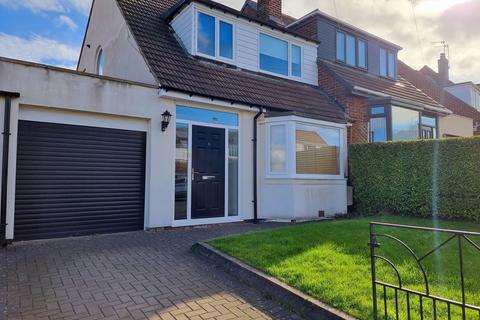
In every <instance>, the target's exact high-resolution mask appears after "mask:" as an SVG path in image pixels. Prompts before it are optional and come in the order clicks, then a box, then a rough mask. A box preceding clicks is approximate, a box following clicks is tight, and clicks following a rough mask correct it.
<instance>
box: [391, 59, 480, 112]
mask: <svg viewBox="0 0 480 320" xmlns="http://www.w3.org/2000/svg"><path fill="white" fill-rule="evenodd" d="M422 70H424V69H422ZM432 71H433V70H432ZM398 72H399V73H400V75H402V77H404V78H406V79H407V80H408V81H410V82H411V83H413V84H414V85H415V86H417V87H418V88H420V89H421V90H422V91H423V92H425V93H426V94H428V95H429V96H430V97H431V98H433V99H435V100H436V101H437V102H438V103H440V104H442V105H444V106H445V107H447V108H448V109H450V110H451V111H452V112H453V113H454V114H457V115H460V116H464V117H467V118H471V119H474V120H476V121H480V112H478V111H477V110H476V109H475V108H473V107H471V106H470V105H468V104H467V103H465V102H463V101H462V100H460V99H458V98H457V97H455V96H454V95H452V94H451V93H449V92H447V91H446V90H444V89H443V88H442V87H441V86H440V85H438V83H437V82H436V81H435V80H433V79H432V78H430V77H429V76H426V75H425V73H424V72H422V71H417V70H415V69H413V68H411V67H410V66H408V65H407V64H405V63H403V62H402V61H398Z"/></svg>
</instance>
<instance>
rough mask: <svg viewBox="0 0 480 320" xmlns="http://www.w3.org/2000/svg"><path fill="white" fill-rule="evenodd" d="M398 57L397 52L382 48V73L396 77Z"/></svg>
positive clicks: (384, 75)
mask: <svg viewBox="0 0 480 320" xmlns="http://www.w3.org/2000/svg"><path fill="white" fill-rule="evenodd" d="M396 70H397V58H396V55H395V52H393V51H391V50H387V49H385V48H380V75H381V76H383V77H388V78H392V79H395V75H396Z"/></svg>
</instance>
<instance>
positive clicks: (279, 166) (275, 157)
mask: <svg viewBox="0 0 480 320" xmlns="http://www.w3.org/2000/svg"><path fill="white" fill-rule="evenodd" d="M270 171H271V172H272V173H285V172H286V171H287V130H286V125H284V124H280V125H272V126H271V127H270Z"/></svg>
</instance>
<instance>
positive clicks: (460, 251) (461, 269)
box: [457, 234, 467, 320]
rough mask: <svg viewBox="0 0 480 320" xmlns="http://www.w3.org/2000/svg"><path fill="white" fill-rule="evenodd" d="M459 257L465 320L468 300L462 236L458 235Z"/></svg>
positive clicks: (463, 316)
mask: <svg viewBox="0 0 480 320" xmlns="http://www.w3.org/2000/svg"><path fill="white" fill-rule="evenodd" d="M457 237H458V257H459V259H460V279H461V282H462V319H463V320H465V319H466V318H467V316H466V310H465V307H466V299H465V274H464V266H463V248H462V237H463V235H462V234H458V235H457Z"/></svg>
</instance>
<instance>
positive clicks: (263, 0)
mask: <svg viewBox="0 0 480 320" xmlns="http://www.w3.org/2000/svg"><path fill="white" fill-rule="evenodd" d="M257 11H258V16H259V17H260V18H263V19H266V20H268V19H269V18H270V16H273V17H277V18H281V17H282V0H258V2H257Z"/></svg>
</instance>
